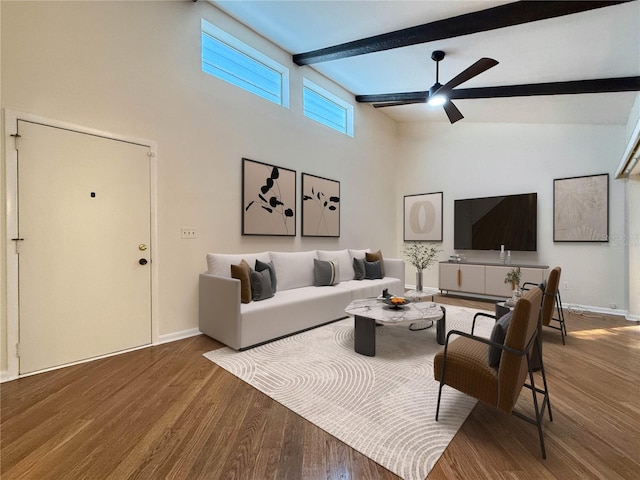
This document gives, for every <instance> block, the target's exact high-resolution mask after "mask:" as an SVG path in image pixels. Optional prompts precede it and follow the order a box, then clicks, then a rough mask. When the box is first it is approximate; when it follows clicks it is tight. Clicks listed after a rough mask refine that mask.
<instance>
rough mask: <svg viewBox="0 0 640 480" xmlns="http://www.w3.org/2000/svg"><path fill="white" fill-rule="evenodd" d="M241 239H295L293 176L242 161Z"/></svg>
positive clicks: (268, 167)
mask: <svg viewBox="0 0 640 480" xmlns="http://www.w3.org/2000/svg"><path fill="white" fill-rule="evenodd" d="M242 235H284V236H292V237H295V235H296V172H295V170H289V169H287V168H282V167H277V166H275V165H270V164H268V163H262V162H257V161H255V160H249V159H248V158H243V159H242Z"/></svg>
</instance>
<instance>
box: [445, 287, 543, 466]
mask: <svg viewBox="0 0 640 480" xmlns="http://www.w3.org/2000/svg"><path fill="white" fill-rule="evenodd" d="M541 303H542V290H540V289H539V288H534V289H531V290H529V291H528V292H526V293H525V294H524V296H523V297H522V298H521V299H520V300H518V303H517V304H516V306H515V308H514V310H513V314H512V316H511V319H510V321H509V324H508V326H507V327H506V336H505V339H504V344H503V343H500V342H498V341H492V340H489V339H486V338H483V337H478V336H474V335H471V334H469V333H465V332H461V331H457V330H452V331H450V332H449V333H448V334H447V338H446V341H445V346H444V348H443V349H442V350H441V351H440V352H439V353H438V354H437V355H436V356H435V358H434V363H433V373H434V377H435V379H436V380H437V381H439V382H440V390H439V392H438V405H437V407H436V421H438V416H439V413H440V400H441V397H442V388H443V387H444V385H445V384H446V385H449V386H450V387H453V388H455V389H456V390H459V391H460V392H463V393H465V394H467V395H470V396H472V397H474V398H477V399H478V400H481V401H483V402H485V403H487V404H488V405H491V406H493V407H496V408H497V409H498V410H501V411H503V412H505V413H512V414H513V415H515V416H517V417H518V418H521V419H523V420H526V421H527V422H529V423H532V424H534V425H537V427H538V435H539V437H540V448H541V450H542V458H547V455H546V452H545V448H544V439H543V437H542V419H543V417H544V411H545V408H548V409H549V420H550V421H553V418H552V415H551V404H550V402H549V394H548V390H547V379H546V376H545V373H544V365H543V363H542V361H540V367H541V374H542V381H543V384H544V388H542V389H541V388H538V387H536V386H535V382H534V377H533V368H532V367H533V366H532V364H531V354H532V351H533V348H534V344H535V340H536V338H537V335H538V321H539V314H540V306H541ZM503 326H504V325H498V323H497V324H496V326H495V327H494V328H499V327H503ZM451 335H458V336H459V338H456V339H454V340H451ZM493 337H494V335H492V338H493ZM490 348H494V349H499V350H500V351H501V353H500V361H499V364H498V365H497V366H490V364H489V350H490ZM527 376H528V379H529V383H528V384H527V383H525V380H526V378H527ZM523 387H527V388H528V389H529V390H531V392H532V395H533V404H534V408H535V412H536V417H535V419H533V418H530V417H527V416H525V415H523V414H521V413H519V412H516V411H515V410H514V406H515V404H516V402H517V400H518V396H519V395H520V392H521V390H522V388H523ZM538 394H542V395H543V400H542V403H541V404H540V405H539V404H538Z"/></svg>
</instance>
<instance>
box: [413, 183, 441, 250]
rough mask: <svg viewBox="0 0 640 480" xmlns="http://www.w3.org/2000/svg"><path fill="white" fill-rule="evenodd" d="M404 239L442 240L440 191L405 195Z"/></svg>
mask: <svg viewBox="0 0 640 480" xmlns="http://www.w3.org/2000/svg"><path fill="white" fill-rule="evenodd" d="M404 241H405V242H408V241H418V242H420V241H424V242H441V241H442V192H434V193H420V194H417V195H405V197H404Z"/></svg>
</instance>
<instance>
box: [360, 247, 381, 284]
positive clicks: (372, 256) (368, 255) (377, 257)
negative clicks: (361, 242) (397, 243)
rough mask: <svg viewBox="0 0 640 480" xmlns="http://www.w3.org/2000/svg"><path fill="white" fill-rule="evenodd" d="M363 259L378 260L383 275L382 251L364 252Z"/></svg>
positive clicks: (368, 260)
mask: <svg viewBox="0 0 640 480" xmlns="http://www.w3.org/2000/svg"><path fill="white" fill-rule="evenodd" d="M364 259H365V260H366V261H367V262H375V261H376V260H380V268H381V269H382V276H383V277H384V260H383V259H382V252H381V251H380V250H378V251H377V252H373V253H371V252H366V253H365V254H364ZM381 278H382V277H381Z"/></svg>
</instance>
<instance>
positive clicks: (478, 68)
mask: <svg viewBox="0 0 640 480" xmlns="http://www.w3.org/2000/svg"><path fill="white" fill-rule="evenodd" d="M444 57H445V53H444V52H443V51H442V50H435V51H434V52H433V53H432V54H431V59H432V60H433V61H435V62H436V83H434V84H433V85H432V86H431V88H430V89H429V90H428V91H425V92H406V93H383V94H379V95H358V96H357V97H356V100H357V101H358V102H370V103H373V106H374V107H375V108H382V107H395V106H398V105H409V104H412V103H428V104H429V105H432V106H440V105H441V106H442V108H444V111H445V113H446V114H447V117H448V118H449V121H450V122H451V123H455V122H457V121H458V120H462V119H463V118H464V116H463V115H462V113H461V112H460V110H458V107H456V106H455V105H454V104H453V102H451V99H450V96H451V93H452V90H453V89H454V88H455V87H457V86H458V85H460V84H461V83H464V82H466V81H468V80H470V79H472V78H473V77H475V76H477V75H480V74H481V73H483V72H485V71H486V70H489V69H490V68H492V67H495V66H496V65H497V64H498V62H497V61H496V60H494V59H493V58H481V59H480V60H478V61H477V62H475V63H474V64H473V65H471V66H470V67H468V68H466V69H465V70H463V71H462V72H460V73H459V74H458V75H456V76H455V77H453V78H452V79H451V80H449V81H448V82H447V83H445V84H444V85H442V84H441V83H440V80H439V75H440V68H439V67H440V62H441V61H442V60H443V59H444Z"/></svg>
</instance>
